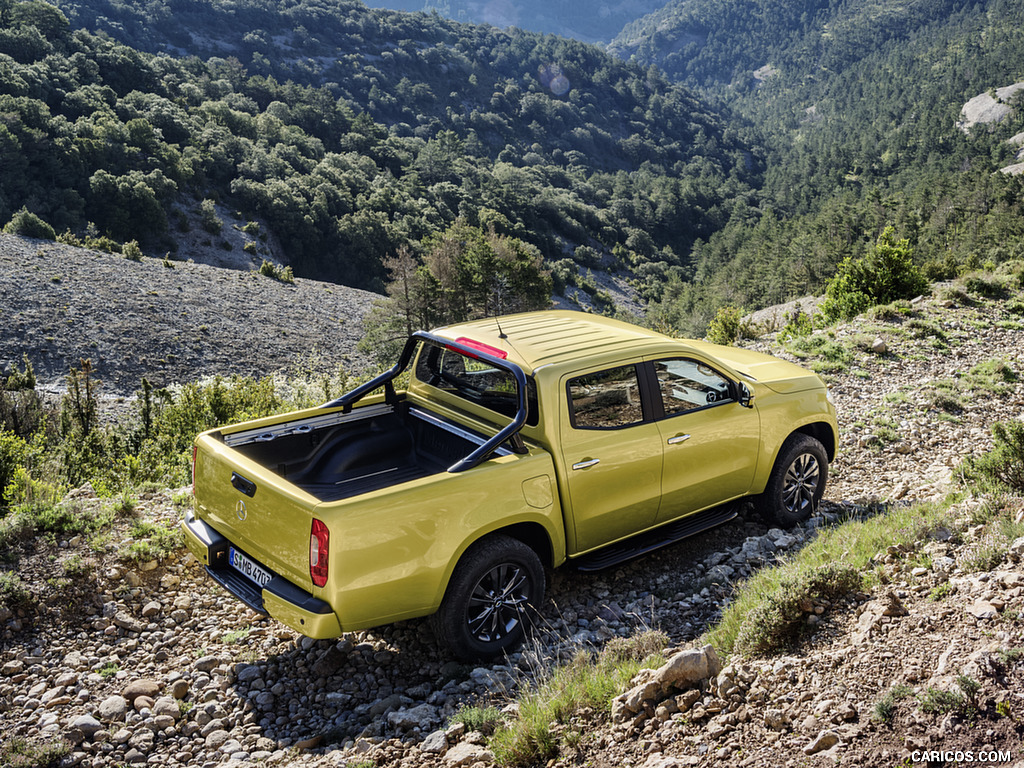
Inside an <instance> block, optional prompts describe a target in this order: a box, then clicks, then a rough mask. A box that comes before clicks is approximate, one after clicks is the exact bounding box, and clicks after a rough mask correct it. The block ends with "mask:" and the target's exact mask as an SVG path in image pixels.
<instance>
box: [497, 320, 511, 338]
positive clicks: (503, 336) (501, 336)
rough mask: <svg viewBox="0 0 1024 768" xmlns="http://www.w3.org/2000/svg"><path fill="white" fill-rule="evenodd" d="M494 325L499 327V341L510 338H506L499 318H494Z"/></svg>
mask: <svg viewBox="0 0 1024 768" xmlns="http://www.w3.org/2000/svg"><path fill="white" fill-rule="evenodd" d="M494 324H495V325H496V326H498V338H499V339H507V338H508V336H506V335H505V332H504V331H503V330H501V323H499V322H498V318H494Z"/></svg>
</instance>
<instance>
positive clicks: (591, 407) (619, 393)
mask: <svg viewBox="0 0 1024 768" xmlns="http://www.w3.org/2000/svg"><path fill="white" fill-rule="evenodd" d="M569 408H570V410H571V412H572V423H573V426H575V427H576V428H577V429H615V428H618V427H625V426H629V425H630V424H636V423H638V422H641V421H643V419H644V414H643V408H642V407H641V404H640V387H639V382H638V380H637V373H636V366H634V365H624V366H622V367H621V368H613V369H611V370H609V371H600V372H599V373H588V374H587V375H586V376H577V377H576V378H575V379H570V380H569Z"/></svg>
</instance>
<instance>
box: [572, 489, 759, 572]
mask: <svg viewBox="0 0 1024 768" xmlns="http://www.w3.org/2000/svg"><path fill="white" fill-rule="evenodd" d="M739 508H740V505H739V504H738V503H735V502H734V503H731V504H723V505H722V506H720V507H712V508H711V509H706V510H704V511H703V512H698V513H697V514H695V515H690V516H688V517H684V518H683V519H682V520H677V521H676V522H674V523H670V524H668V525H663V526H662V527H661V528H657V529H655V530H653V531H648V532H647V533H641V534H639V535H638V536H634V537H633V538H631V539H627V540H626V541H620V542H618V543H617V544H612V545H611V546H608V547H605V548H604V549H599V550H598V551H597V552H594V553H592V554H589V555H585V556H583V557H581V558H580V559H579V560H577V561H575V565H576V568H577V570H580V571H586V572H590V571H603V570H605V569H606V568H611V567H613V566H616V565H621V564H622V563H625V562H627V561H629V560H632V559H634V558H636V557H640V555H646V554H647V553H648V552H653V551H654V550H656V549H661V548H662V547H665V546H668V545H669V544H675V543H676V542H677V541H681V540H682V539H685V538H688V537H690V536H695V535H696V534H698V533H703V532H704V531H706V530H708V529H710V528H715V527H716V526H719V525H722V523H727V522H729V521H730V520H732V519H733V518H734V517H736V515H737V514H738V511H739Z"/></svg>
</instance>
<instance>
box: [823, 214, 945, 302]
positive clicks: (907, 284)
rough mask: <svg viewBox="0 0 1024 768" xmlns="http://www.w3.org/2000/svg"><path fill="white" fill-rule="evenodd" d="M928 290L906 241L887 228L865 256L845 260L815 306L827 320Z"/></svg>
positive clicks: (925, 280) (912, 296)
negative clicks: (817, 305) (822, 297)
mask: <svg viewBox="0 0 1024 768" xmlns="http://www.w3.org/2000/svg"><path fill="white" fill-rule="evenodd" d="M927 290H928V280H927V279H926V278H925V276H924V274H923V273H922V272H921V270H920V269H919V268H918V267H917V265H916V264H914V261H913V251H912V249H911V247H910V241H909V240H898V239H897V238H896V232H895V230H894V229H893V228H892V227H887V228H886V230H885V231H884V232H883V233H882V235H881V237H879V239H878V242H877V243H876V245H875V247H874V249H873V250H872V251H871V252H870V253H869V254H867V256H865V257H863V258H860V259H855V258H853V257H848V258H846V259H844V260H843V261H842V262H841V263H840V264H839V267H838V269H837V271H836V275H835V277H833V278H832V280H830V281H829V283H828V285H827V286H826V288H825V299H824V301H822V303H821V304H820V305H819V307H818V309H819V311H820V312H821V314H822V315H823V316H824V317H825V319H826V320H829V321H835V320H845V319H848V318H851V317H855V316H856V315H859V314H860V313H861V312H863V311H864V310H866V309H868V308H869V307H872V306H875V305H877V304H888V303H890V302H893V301H896V300H897V299H912V298H914V297H915V296H918V295H920V294H922V293H924V292H925V291H927Z"/></svg>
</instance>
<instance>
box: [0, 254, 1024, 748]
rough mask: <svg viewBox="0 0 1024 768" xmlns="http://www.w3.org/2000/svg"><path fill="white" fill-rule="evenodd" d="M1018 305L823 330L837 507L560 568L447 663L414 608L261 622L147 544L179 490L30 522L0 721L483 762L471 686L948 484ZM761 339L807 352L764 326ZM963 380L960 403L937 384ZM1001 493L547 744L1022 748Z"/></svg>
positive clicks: (11, 621)
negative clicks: (54, 532)
mask: <svg viewBox="0 0 1024 768" xmlns="http://www.w3.org/2000/svg"><path fill="white" fill-rule="evenodd" d="M131 266H137V265H131ZM950 297H952V298H950ZM1014 307H1015V305H1014V304H1013V302H1012V301H1003V300H991V299H984V298H978V297H974V298H971V297H969V296H967V295H965V294H958V293H957V292H956V291H949V292H947V295H946V296H945V297H944V298H938V297H929V298H923V299H921V300H919V301H916V302H914V304H913V305H910V306H908V307H905V308H904V309H903V310H902V311H899V312H895V311H894V312H892V313H890V314H886V313H876V314H875V316H874V317H873V319H864V318H862V319H861V320H859V321H857V322H855V323H851V324H848V325H845V326H840V327H838V328H836V329H834V330H833V331H832V332H831V334H820V335H821V336H822V337H823V338H822V339H821V340H819V341H821V342H822V344H818V346H817V347H814V344H811V343H807V342H804V343H803V345H802V346H801V345H795V344H794V345H791V347H790V348H791V349H793V350H795V351H796V352H799V353H800V354H807V352H806V351H805V350H806V349H808V348H812V347H813V348H817V349H818V350H819V352H821V351H822V350H826V352H827V354H818V355H816V356H815V357H813V358H808V359H807V360H805V362H808V363H810V362H813V363H814V364H815V365H817V366H819V367H829V368H832V369H833V370H832V372H831V373H827V374H826V376H827V378H828V379H829V380H830V382H831V384H832V388H833V391H834V393H835V398H836V401H837V407H838V410H839V414H840V420H841V429H842V436H843V437H842V440H843V444H842V447H841V453H840V457H839V459H838V460H837V461H836V463H835V464H834V465H833V467H832V472H833V481H832V483H831V485H830V487H829V490H828V492H827V495H826V496H827V497H826V501H825V502H824V503H823V504H822V508H821V510H820V513H819V514H818V515H817V516H815V517H814V518H812V519H811V520H809V521H808V522H807V523H805V524H803V525H800V526H797V527H795V528H794V529H792V530H789V531H783V530H779V529H770V528H768V527H767V526H766V525H764V524H763V523H762V522H761V521H759V520H757V519H755V518H754V517H753V515H752V514H751V513H749V512H746V513H745V514H744V515H741V517H740V518H738V519H737V520H735V521H733V522H732V523H730V524H729V525H727V526H724V527H723V528H721V529H718V530H716V531H714V532H711V533H709V534H706V535H704V536H699V537H695V538H693V539H690V540H688V541H686V542H683V543H681V544H678V545H676V546H673V547H670V548H666V549H664V550H661V551H659V552H656V553H654V554H652V555H650V556H648V557H645V558H642V559H640V560H637V561H634V562H632V563H629V564H627V565H625V566H623V567H620V568H617V569H613V570H611V571H607V572H604V573H601V574H597V575H594V574H581V573H577V572H575V571H573V570H572V569H571V568H563V569H561V570H559V571H557V572H555V573H554V575H553V577H552V579H551V583H550V585H549V594H548V601H547V602H546V604H545V605H544V606H543V608H542V610H541V612H540V613H541V619H540V625H539V626H538V628H537V631H536V633H535V636H534V639H533V641H532V643H531V644H530V645H529V646H528V647H526V648H524V649H523V650H522V651H520V652H518V653H516V654H513V655H512V656H510V657H509V658H508V659H505V660H502V662H501V663H494V664H484V665H479V666H475V667H474V666H465V665H460V664H455V663H452V662H450V661H448V660H446V659H445V658H443V657H441V656H440V655H439V654H438V652H437V650H436V648H435V645H434V643H433V640H432V638H431V636H430V633H429V631H428V628H427V626H426V622H423V621H412V622H403V623H401V624H397V625H394V626H390V627H385V628H382V629H379V630H374V631H371V632H363V633H356V634H350V635H346V636H344V637H343V638H341V639H339V640H336V641H319V642H317V641H312V640H309V639H306V638H302V637H300V636H298V635H296V634H295V633H294V632H292V631H291V630H288V629H286V628H284V627H282V626H281V625H278V624H276V623H274V622H270V621H264V620H260V619H259V618H258V617H257V616H255V615H254V614H252V613H251V612H249V611H248V610H247V609H246V608H245V607H244V606H242V605H241V604H240V603H238V602H237V601H236V600H234V599H233V598H231V597H229V596H228V595H227V594H226V593H224V592H223V591H221V590H219V589H218V588H217V587H215V586H214V585H213V584H211V583H210V582H209V580H208V579H207V578H206V577H205V575H204V574H203V572H202V569H201V568H199V566H198V565H197V564H196V563H195V562H194V561H193V560H192V559H191V558H190V557H189V556H188V555H187V554H186V553H185V552H184V551H183V550H181V549H180V548H178V549H172V550H171V551H170V552H169V553H168V554H166V555H165V556H159V557H155V558H154V559H152V560H148V561H141V562H140V561H137V560H133V559H131V552H132V550H131V546H132V542H133V541H134V540H135V539H134V537H135V536H137V535H139V534H138V530H139V524H140V522H147V523H149V524H151V525H152V526H154V527H156V528H160V527H165V528H166V527H168V526H173V525H174V524H175V522H176V521H177V519H178V518H179V517H180V514H181V509H180V508H181V506H182V505H183V504H184V503H185V496H186V495H185V494H184V493H182V492H180V491H179V492H172V491H165V492H160V493H154V494H144V495H142V496H141V497H140V498H139V500H138V502H137V503H136V504H135V505H134V507H133V508H130V509H121V510H120V511H119V512H117V513H116V514H115V515H114V522H113V524H112V525H111V526H110V527H109V528H107V529H104V530H103V531H102V532H100V533H99V534H98V535H94V534H85V535H78V536H73V537H62V536H56V537H39V538H36V539H34V540H31V541H25V542H22V543H20V544H19V545H18V548H17V551H15V552H13V553H11V554H12V558H11V560H10V561H9V564H6V565H4V568H10V569H11V570H12V571H13V573H16V574H17V575H18V577H19V578H20V579H21V580H22V583H23V584H24V587H25V588H26V589H27V591H28V595H29V599H28V600H26V601H25V602H22V603H20V604H17V605H15V606H13V607H8V608H6V609H0V711H2V714H3V716H2V718H0V734H2V737H3V741H5V742H8V743H10V742H12V740H17V739H25V740H28V741H30V742H48V741H54V740H57V739H67V740H68V741H69V742H70V743H71V744H72V745H73V746H72V747H71V749H70V754H69V757H68V758H67V759H66V761H67V764H68V765H81V766H91V767H94V768H99V767H101V766H121V765H124V764H142V763H146V764H159V765H168V766H175V765H189V766H193V765H200V766H207V765H209V766H213V765H230V766H243V765H249V764H254V763H257V762H259V763H261V764H269V765H289V766H291V765H294V766H299V765H301V766H317V767H320V766H322V767H324V768H326V767H327V766H354V765H375V766H408V768H413V767H414V766H416V767H419V766H428V767H430V766H437V767H438V768H440V767H442V766H457V765H465V766H471V765H472V766H477V768H481V766H484V767H485V766H489V765H490V764H492V762H493V754H492V753H491V752H490V750H489V749H488V746H487V743H486V739H485V737H484V736H483V735H482V734H480V733H478V732H467V729H466V727H465V726H464V725H462V724H458V723H457V724H451V718H452V716H453V715H454V714H455V713H456V712H457V711H458V710H459V709H460V708H461V707H462V706H465V705H488V704H490V705H494V706H496V707H498V708H505V709H507V710H509V711H511V710H513V709H514V706H512V707H509V706H508V705H509V703H510V701H511V700H512V697H513V696H514V694H515V691H516V690H517V689H518V688H519V687H520V686H523V685H529V684H530V683H531V682H532V681H533V680H534V679H535V677H536V674H537V672H538V670H542V669H544V668H545V667H546V666H548V665H550V664H552V663H554V662H556V661H559V660H563V661H564V660H567V659H569V658H570V657H571V656H572V655H573V653H575V651H577V650H578V649H580V648H598V647H601V646H602V645H603V644H604V643H605V642H606V641H608V640H609V639H611V638H614V637H624V636H628V635H631V634H634V633H636V632H638V631H640V630H642V629H644V628H647V627H656V628H660V629H662V630H663V631H665V632H666V633H667V635H668V636H669V638H670V641H671V644H672V648H671V650H670V651H668V652H666V656H668V655H669V654H671V653H675V652H676V651H678V649H679V648H685V647H686V646H687V645H689V644H692V643H693V642H694V641H695V640H696V638H698V637H699V635H700V634H701V632H702V631H703V630H704V629H705V627H706V626H707V625H708V623H709V622H711V621H713V620H714V619H715V618H716V617H717V616H718V614H719V611H720V609H721V607H722V605H723V604H724V603H725V602H726V601H727V600H728V599H729V597H730V595H731V594H732V590H733V588H734V586H735V585H736V584H737V583H738V582H739V581H740V580H742V579H744V578H745V577H747V576H749V575H750V574H752V573H754V572H756V571H757V570H758V569H761V568H763V567H765V566H767V565H770V564H771V563H773V562H776V561H777V560H778V559H779V558H781V557H784V556H786V555H787V553H792V552H795V551H797V550H798V549H799V548H800V547H801V546H803V545H804V544H805V543H807V542H809V541H811V540H812V539H813V538H814V537H815V536H816V535H817V533H818V532H819V531H820V530H822V529H824V528H828V527H831V526H833V525H839V524H841V523H842V522H843V521H844V520H846V519H849V518H857V517H866V516H870V515H872V514H874V513H875V512H876V511H877V509H878V508H879V507H880V506H884V505H885V504H886V503H893V504H906V503H910V502H912V501H918V500H927V499H934V498H938V497H940V496H942V495H944V494H945V492H946V490H947V489H948V488H949V487H950V484H951V483H952V482H955V477H954V469H955V467H957V466H958V464H959V463H960V461H961V459H962V458H963V456H964V455H966V454H972V453H981V452H983V451H986V450H988V449H989V448H990V447H991V438H990V434H989V427H990V425H991V424H992V423H993V422H994V421H999V420H1007V419H1013V418H1019V417H1020V414H1021V412H1022V405H1024V384H1022V383H1021V382H1020V381H1006V382H1004V383H1003V384H1002V385H1001V386H999V387H997V388H996V389H997V390H998V391H997V392H996V391H993V390H992V389H986V388H985V387H986V386H987V385H984V384H978V385H977V388H975V385H974V384H972V383H971V382H972V381H974V380H973V379H970V377H969V376H967V375H966V374H967V373H968V372H970V371H972V370H974V369H976V368H977V367H978V366H979V365H984V364H989V363H990V362H991V361H992V360H993V358H998V359H999V360H1001V361H1002V362H1003V363H1005V365H1006V366H1007V367H1008V368H1009V369H1011V370H1012V371H1017V372H1020V371H1022V370H1024V367H1022V366H1024V335H1022V334H1021V333H1020V324H1019V322H1018V319H1019V318H1018V316H1017V315H1016V314H1015V312H1014ZM825 341H827V342H830V343H831V344H832V345H833V346H832V347H829V346H827V345H824V342H825ZM879 342H881V343H879ZM755 346H761V347H764V348H767V349H772V350H774V351H775V352H777V353H779V354H781V355H787V354H790V352H787V351H786V350H785V349H780V348H779V346H778V344H777V343H776V342H775V341H773V340H772V339H771V338H767V339H764V340H761V341H758V342H756V343H755ZM836 349H839V350H845V352H842V353H840V352H837V351H835V350H836ZM837 359H838V360H839V362H836V360H837ZM1004 378H1013V377H1012V376H1005V377H1004ZM947 393H953V394H954V395H958V397H957V398H954V400H955V402H953V403H951V402H950V401H949V400H948V399H943V398H941V397H939V395H940V394H947ZM65 503H66V504H70V505H73V508H74V509H75V510H77V512H78V513H79V514H84V515H88V514H90V513H91V512H92V511H95V510H98V509H104V508H109V505H110V502H109V501H105V500H101V499H97V498H95V497H94V495H93V494H92V492H91V489H90V488H88V487H86V488H82V489H79V490H78V491H76V492H74V493H73V494H71V496H70V497H69V498H68V499H67V500H66V501H65ZM122 506H123V505H122ZM1021 506H1024V505H1021ZM984 507H985V503H984V501H983V500H980V499H975V498H973V497H972V498H968V499H967V500H966V501H964V502H962V503H961V504H960V505H959V506H958V507H957V509H956V515H955V519H956V520H957V522H956V524H955V525H953V526H952V527H951V529H950V530H948V531H946V532H945V533H943V532H941V531H937V532H935V533H934V535H933V537H932V539H931V540H930V541H928V542H926V543H923V544H922V552H924V553H925V554H927V557H917V558H911V557H910V556H909V553H905V552H902V551H900V550H898V549H895V548H893V549H894V551H891V552H889V551H883V552H880V553H879V554H878V557H877V563H878V564H879V566H880V567H883V568H884V569H885V570H886V573H887V574H888V576H887V579H888V584H887V585H885V586H884V587H880V588H878V589H876V590H873V591H872V592H870V593H862V594H855V595H850V596H847V597H846V598H842V599H837V600H833V601H826V600H814V601H808V604H807V605H806V606H802V608H804V609H806V610H805V612H806V616H807V618H806V622H807V624H808V626H809V627H812V628H813V630H814V631H813V633H811V634H810V635H809V637H808V638H807V639H806V640H805V641H804V642H802V643H801V644H800V645H799V646H797V648H796V649H795V650H794V652H793V653H791V654H787V655H782V656H770V657H766V658H755V659H749V660H743V659H733V660H729V661H730V662H731V663H729V664H728V666H726V667H725V668H724V669H720V665H721V661H722V660H717V661H716V660H715V659H714V658H711V657H710V656H709V654H708V653H707V652H700V651H698V653H705V658H704V667H703V670H702V674H700V675H698V676H697V677H696V678H692V679H690V678H688V679H686V680H682V679H681V680H680V681H679V683H680V684H679V685H676V686H675V687H673V685H674V684H673V685H668V686H662V687H660V688H657V692H655V693H652V694H651V697H648V698H645V696H644V695H641V694H635V695H634V700H633V702H632V704H631V705H630V707H626V706H624V705H623V704H621V703H620V704H619V705H617V708H616V710H615V712H616V717H615V718H614V719H613V717H612V716H611V713H608V712H592V711H583V712H580V713H577V714H576V715H574V716H572V717H570V718H569V719H568V722H567V723H564V724H560V726H559V728H560V729H563V730H564V729H574V730H575V731H576V732H577V733H578V735H579V738H576V739H573V740H572V741H571V744H572V746H565V747H563V749H562V752H561V754H560V756H559V757H558V758H557V759H555V760H552V761H551V763H550V765H551V766H552V768H554V766H564V767H565V768H568V766H573V765H584V764H589V765H594V766H609V767H610V766H624V765H634V766H643V768H672V766H682V765H754V766H757V765H805V764H814V763H815V762H817V761H820V760H821V759H822V757H821V756H824V759H826V760H827V761H829V762H838V763H840V764H844V765H865V766H891V765H894V764H896V763H898V762H899V761H901V760H904V759H906V758H908V756H909V755H910V754H911V752H912V750H914V749H919V748H920V749H925V748H927V749H933V748H934V749H973V750H982V749H988V748H989V747H992V748H994V749H997V750H1009V751H1010V753H1011V754H1012V755H1013V759H1014V760H1015V761H1019V760H1020V759H1021V758H1022V757H1024V752H1022V750H1021V713H1022V712H1024V697H1022V693H1021V692H1022V691H1024V685H1022V682H1024V681H1022V680H1021V677H1022V671H1024V670H1022V666H1021V662H1020V658H1019V656H1020V650H1021V649H1024V622H1022V620H1021V610H1022V608H1024V597H1022V595H1024V581H1022V567H1021V564H1020V558H1021V557H1022V556H1024V542H1021V541H1017V542H1014V543H1013V545H1012V546H1011V547H1010V548H1009V550H1008V551H1007V552H1006V553H1005V554H1003V553H1000V555H999V559H998V562H996V563H995V564H993V563H992V562H985V564H984V566H983V567H981V568H979V563H981V562H982V560H981V559H979V558H978V557H977V553H978V552H979V551H980V550H981V549H983V548H984V546H985V543H986V537H987V536H988V535H989V534H988V527H987V525H986V524H985V523H984V522H983V521H984V515H982V514H981V511H983V509H984ZM979 521H981V522H979ZM691 653H692V652H691ZM645 674H651V673H645ZM960 674H966V675H968V676H969V677H970V678H971V679H973V680H975V681H977V682H978V683H979V689H978V690H977V691H975V699H976V701H977V703H978V709H979V710H980V714H978V715H976V716H974V719H971V717H970V716H968V715H967V714H965V713H964V712H961V711H958V710H955V709H954V710H950V711H946V712H939V713H935V712H926V711H923V710H922V708H921V706H920V705H919V703H918V702H919V699H918V698H915V697H914V696H909V697H907V698H904V699H899V700H898V701H894V702H893V707H892V712H891V713H890V714H891V716H890V718H889V719H888V720H887V721H885V722H880V721H878V720H877V719H876V718H875V717H874V712H875V708H876V705H877V704H878V702H879V701H880V700H882V699H883V698H884V697H885V695H886V694H887V693H888V692H890V691H891V686H893V685H895V684H905V685H906V686H909V688H910V689H911V690H912V691H915V692H916V693H918V694H919V695H923V694H924V693H925V692H926V691H927V690H928V689H929V688H934V689H936V690H943V691H949V690H951V689H952V690H953V691H955V682H954V681H955V678H956V677H957V676H958V675H960ZM635 682H638V683H642V682H643V681H642V680H638V681H635ZM893 698H894V699H895V698H896V697H895V696H894V697H893ZM633 705H636V706H637V707H638V708H636V709H634V708H632V707H633ZM566 743H567V744H568V743H570V742H568V741H567V742H566ZM815 755H817V757H816V756H815Z"/></svg>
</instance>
